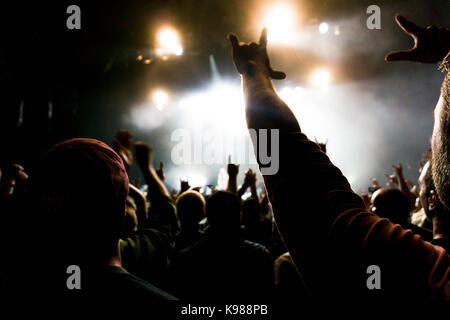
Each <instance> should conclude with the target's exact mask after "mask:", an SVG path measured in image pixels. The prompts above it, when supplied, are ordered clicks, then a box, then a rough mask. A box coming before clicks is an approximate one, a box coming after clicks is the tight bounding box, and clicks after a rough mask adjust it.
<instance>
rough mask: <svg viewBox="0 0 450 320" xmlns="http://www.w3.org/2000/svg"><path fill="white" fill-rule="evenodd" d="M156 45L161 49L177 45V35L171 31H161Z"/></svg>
mask: <svg viewBox="0 0 450 320" xmlns="http://www.w3.org/2000/svg"><path fill="white" fill-rule="evenodd" d="M158 43H159V44H160V45H161V46H162V47H173V46H175V45H177V44H178V35H177V34H176V32H175V31H174V30H173V29H163V30H161V31H160V32H159V34H158Z"/></svg>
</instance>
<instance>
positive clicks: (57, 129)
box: [0, 0, 450, 190]
mask: <svg viewBox="0 0 450 320" xmlns="http://www.w3.org/2000/svg"><path fill="white" fill-rule="evenodd" d="M270 2H273V1H254V0H249V1H237V0H227V1H218V0H181V1H134V0H127V1H75V0H73V1H55V2H48V1H36V2H31V1H30V2H24V1H14V2H10V3H2V7H1V45H0V82H1V83H0V88H1V91H0V92H1V99H0V103H1V111H0V150H1V151H0V152H1V157H0V165H5V164H6V163H8V162H10V161H16V162H19V163H22V164H23V165H24V166H25V167H26V168H27V167H28V166H32V163H33V161H35V159H36V158H37V157H38V156H40V155H41V154H42V153H43V152H44V151H45V150H46V149H47V148H48V147H49V146H51V145H53V144H54V143H56V142H58V141H61V140H64V139H67V138H70V137H92V138H97V139H100V140H103V141H105V142H108V143H110V142H111V141H112V138H113V137H114V135H115V133H116V130H117V129H119V128H128V129H131V130H132V131H134V133H135V135H136V138H137V139H144V140H145V141H147V142H149V143H151V144H152V145H154V146H155V149H157V150H159V152H160V154H159V156H158V159H159V158H162V159H165V160H166V163H168V164H167V166H168V169H169V170H170V167H171V164H170V161H169V159H170V148H168V147H167V146H168V144H167V140H168V137H169V136H170V132H171V131H172V130H173V129H174V127H173V126H171V123H170V122H169V123H167V125H165V126H163V127H159V128H157V129H154V128H153V129H151V130H145V129H142V128H138V127H136V126H133V124H132V123H129V122H127V121H125V120H124V119H126V118H127V117H126V115H127V114H128V113H129V110H130V108H132V107H133V105H136V104H139V103H140V102H141V101H143V100H145V99H147V96H148V91H149V88H151V87H152V86H155V85H163V86H165V87H167V88H170V90H172V91H174V92H187V91H189V90H192V89H195V88H198V87H202V86H205V85H207V83H208V82H210V81H211V70H210V64H209V56H210V55H213V57H214V59H215V61H216V64H217V67H218V70H219V72H220V74H221V75H222V76H223V77H228V78H229V79H232V81H233V82H235V83H236V84H237V85H239V77H238V75H237V73H236V72H235V70H234V66H233V64H232V61H231V59H230V48H229V44H228V41H227V39H226V35H227V34H228V33H229V32H230V31H233V32H236V33H237V34H238V35H239V36H240V38H241V39H243V40H246V41H249V40H256V39H257V37H258V34H259V31H260V30H259V28H258V27H256V26H255V24H254V23H253V21H254V18H255V16H256V15H258V14H259V11H258V10H259V9H260V8H262V7H264V6H265V5H266V4H267V3H270ZM294 2H295V4H296V5H297V7H298V8H299V10H300V11H301V16H302V21H303V23H304V24H305V25H308V26H311V25H314V24H316V23H318V22H321V21H327V22H329V24H330V26H332V25H333V23H334V24H337V23H339V24H340V27H341V36H340V38H339V40H336V39H335V40H333V41H334V42H333V43H336V41H339V43H337V44H336V47H333V46H330V47H326V46H325V47H324V48H322V49H321V50H320V54H318V52H317V50H314V48H312V47H308V44H306V45H305V44H304V45H303V46H301V47H297V48H288V49H286V48H283V47H282V46H281V47H280V46H278V47H273V49H271V51H270V52H271V57H272V63H273V64H274V65H275V66H276V67H278V68H280V69H282V70H285V71H287V73H288V76H289V78H288V80H287V82H285V83H287V84H290V83H291V84H293V85H294V84H295V85H300V86H305V87H307V77H308V74H309V73H310V70H311V66H313V65H317V64H320V63H327V64H329V65H332V66H333V70H334V74H335V76H334V78H333V82H334V84H335V85H336V86H337V87H338V89H339V88H342V90H341V89H339V90H341V91H340V92H341V96H342V99H347V100H342V99H341V100H339V97H340V96H339V95H338V96H337V97H334V98H333V99H332V101H340V104H339V103H338V102H336V103H337V104H339V105H340V107H339V108H341V110H342V112H341V111H339V112H340V115H341V118H336V121H335V122H336V126H337V127H338V128H340V127H342V128H346V131H345V134H342V135H339V132H337V131H336V134H337V135H336V137H333V136H331V135H330V136H327V137H326V138H329V150H330V156H331V158H332V160H333V161H335V162H336V164H338V166H339V167H340V168H341V169H342V170H343V171H344V173H345V174H347V175H349V176H352V175H353V172H355V174H354V177H353V179H351V182H352V183H353V184H354V186H355V187H356V188H357V189H361V190H362V189H364V188H366V187H367V184H368V181H369V178H370V177H371V176H377V177H378V178H379V179H380V180H382V177H383V174H384V173H388V172H389V171H390V167H391V165H392V163H394V162H398V161H402V162H403V163H404V166H405V171H406V175H407V177H409V178H412V179H413V180H414V179H416V178H417V168H418V166H417V164H418V162H419V161H420V157H421V154H422V152H423V151H425V150H426V149H427V148H429V137H430V135H431V130H432V124H433V121H432V117H431V112H432V110H433V108H434V105H435V103H436V102H437V99H438V97H439V86H440V83H441V81H442V79H443V74H442V73H440V72H438V71H437V66H436V65H421V64H412V63H405V62H399V63H386V62H384V60H383V58H384V55H385V54H386V53H387V52H388V51H390V50H392V49H401V48H408V47H410V46H411V44H412V41H411V39H410V38H409V37H408V36H407V35H405V34H404V33H403V32H402V31H401V30H400V29H399V28H398V27H397V25H396V24H395V22H394V20H393V18H394V14H395V13H397V12H400V13H402V14H404V15H405V16H406V17H408V18H410V19H411V20H413V21H415V22H417V23H418V24H419V25H422V26H426V25H428V24H436V25H443V26H448V21H449V17H450V10H449V4H448V1H442V0H433V1H430V0H408V1H364V0H363V1H361V0H358V1H356V0H352V1H347V0H346V1H338V0H329V1H321V0H303V1H294ZM71 4H77V5H79V6H80V8H81V30H68V29H67V28H66V19H67V17H68V16H69V15H68V14H67V13H66V8H67V7H68V6H69V5H71ZM371 4H377V5H378V6H380V8H381V17H382V29H381V30H368V29H367V28H366V27H365V22H366V19H367V14H366V8H367V7H368V6H369V5H371ZM162 23H169V24H171V25H173V26H175V27H176V28H177V30H179V31H180V33H181V37H182V41H183V47H184V53H183V55H182V56H180V57H177V58H175V59H170V60H168V61H160V60H158V59H155V60H154V62H152V63H151V64H148V65H145V64H143V63H142V62H141V61H138V60H137V59H136V57H137V55H138V54H140V53H141V54H143V55H144V57H148V58H154V53H153V50H154V49H155V48H154V46H153V43H154V34H155V32H156V30H157V28H158V26H159V25H161V24H162ZM328 37H331V35H328ZM321 41H322V40H321ZM311 46H314V43H311ZM332 92H335V91H332ZM344 101H345V102H344ZM346 106H348V108H346ZM330 107H333V106H330ZM21 110H22V111H21ZM296 114H297V115H300V116H299V118H301V111H300V112H299V113H296ZM331 114H333V113H331ZM323 117H327V115H326V113H325V114H324V115H323ZM317 121H319V122H320V121H321V119H317ZM327 121H332V119H331V120H330V119H328V120H327ZM300 123H301V119H300ZM355 123H356V124H355ZM301 124H302V123H301ZM353 125H355V126H354V127H352V126H353ZM319 127H320V123H319ZM342 132H344V131H342ZM205 170H206V169H205ZM215 170H216V168H214V171H211V172H210V173H209V174H208V180H209V182H210V183H214V182H215V181H214V180H215V178H216V177H217V173H216V171H215ZM136 174H137V173H136V171H132V175H136Z"/></svg>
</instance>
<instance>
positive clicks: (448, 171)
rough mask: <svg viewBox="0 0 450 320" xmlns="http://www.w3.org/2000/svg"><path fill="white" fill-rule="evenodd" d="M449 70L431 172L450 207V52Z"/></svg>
mask: <svg viewBox="0 0 450 320" xmlns="http://www.w3.org/2000/svg"><path fill="white" fill-rule="evenodd" d="M443 65H444V67H445V68H446V70H447V74H446V76H445V79H444V82H443V83H442V87H441V95H440V97H439V101H438V103H437V104H436V108H435V109H434V127H433V135H432V137H431V153H432V155H431V173H432V176H433V180H434V184H435V186H436V191H437V194H438V196H439V199H440V200H441V202H442V203H443V204H444V205H445V206H446V207H447V208H450V88H449V85H450V77H449V75H450V73H449V72H448V71H449V65H450V54H449V55H447V57H446V58H445V60H444V64H443Z"/></svg>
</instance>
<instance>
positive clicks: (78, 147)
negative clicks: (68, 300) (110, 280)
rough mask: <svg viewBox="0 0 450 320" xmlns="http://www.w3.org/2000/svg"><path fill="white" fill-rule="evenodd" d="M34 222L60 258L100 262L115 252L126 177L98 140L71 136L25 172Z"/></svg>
mask: <svg viewBox="0 0 450 320" xmlns="http://www.w3.org/2000/svg"><path fill="white" fill-rule="evenodd" d="M31 194H32V197H33V198H32V199H33V200H34V203H33V207H34V208H35V210H36V209H37V210H38V212H37V218H36V223H37V224H39V226H37V227H39V228H40V230H39V232H40V233H42V235H43V236H44V237H49V238H50V239H54V240H53V241H56V243H55V244H56V246H57V248H55V250H61V248H63V250H62V252H59V253H58V254H60V255H61V257H60V258H61V259H69V260H71V261H78V260H79V261H82V262H83V263H103V262H105V261H108V260H109V259H110V258H111V257H113V256H117V255H118V242H119V237H120V234H121V231H122V228H123V223H124V217H125V200H126V198H127V195H128V175H127V173H126V170H125V167H124V164H123V162H122V159H121V158H120V156H119V155H118V154H117V153H116V152H114V151H113V150H112V149H111V148H110V147H108V146H107V145H106V144H104V143H103V142H100V141H98V140H94V139H71V140H67V141H64V142H62V143H59V144H57V145H55V146H53V147H52V148H51V149H50V150H49V151H48V152H47V153H46V154H45V155H44V156H43V157H42V158H41V159H40V161H39V163H38V165H37V167H36V169H35V171H34V172H33V173H32V175H31Z"/></svg>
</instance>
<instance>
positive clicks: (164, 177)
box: [156, 160, 166, 181]
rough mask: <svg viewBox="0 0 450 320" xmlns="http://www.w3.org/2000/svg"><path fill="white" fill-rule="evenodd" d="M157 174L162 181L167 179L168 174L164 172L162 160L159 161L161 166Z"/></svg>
mask: <svg viewBox="0 0 450 320" xmlns="http://www.w3.org/2000/svg"><path fill="white" fill-rule="evenodd" d="M156 174H157V175H158V177H159V179H160V180H161V181H164V180H165V179H166V175H165V173H164V161H162V160H161V161H160V162H159V168H158V169H156Z"/></svg>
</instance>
